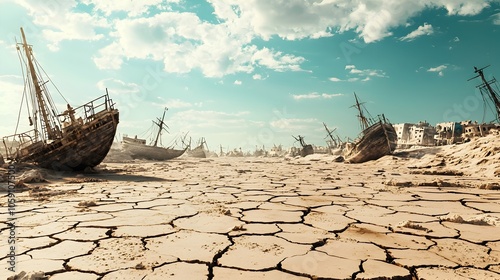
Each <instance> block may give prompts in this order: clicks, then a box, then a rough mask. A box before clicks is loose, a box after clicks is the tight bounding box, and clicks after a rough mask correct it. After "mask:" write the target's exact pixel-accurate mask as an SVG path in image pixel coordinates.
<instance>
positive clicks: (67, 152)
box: [3, 28, 119, 171]
mask: <svg viewBox="0 0 500 280" xmlns="http://www.w3.org/2000/svg"><path fill="white" fill-rule="evenodd" d="M21 35H22V43H19V44H18V46H17V50H18V51H19V53H20V58H21V61H22V62H23V64H24V65H25V66H26V71H23V73H25V74H26V77H25V91H24V92H23V99H24V98H26V100H30V101H31V106H30V105H29V104H28V106H27V107H28V114H29V118H28V119H29V123H30V126H33V129H32V130H30V131H28V132H24V133H17V131H16V134H14V135H11V136H6V137H4V138H3V143H4V146H5V150H6V152H7V155H8V158H9V159H11V160H15V161H17V162H33V163H35V164H37V165H39V166H40V167H43V168H50V169H55V170H68V171H69V170H74V171H78V170H83V169H85V168H88V167H91V168H92V167H95V166H96V165H98V164H99V163H101V162H102V160H103V159H104V158H105V157H106V155H107V153H108V152H109V150H110V148H111V145H112V143H113V139H114V137H115V133H116V127H117V126H118V121H119V113H118V110H117V109H115V108H114V103H113V102H112V100H111V99H110V98H109V96H108V93H107V90H106V94H105V95H103V96H101V97H99V98H97V99H94V100H92V101H90V102H88V103H86V104H84V105H82V106H80V107H77V108H73V107H71V105H69V104H67V110H66V111H64V112H63V113H61V114H59V113H57V108H56V106H55V103H54V101H53V100H52V97H51V95H50V93H49V90H48V87H47V86H46V84H47V83H49V82H51V80H50V78H49V77H47V76H43V73H44V72H43V73H42V72H40V71H38V69H40V65H39V64H38V62H37V60H36V59H35V58H34V55H33V50H32V47H31V46H30V45H28V43H27V41H26V37H25V34H24V31H23V29H22V28H21ZM56 89H57V87H56ZM25 95H29V96H25ZM61 95H62V94H61ZM27 103H28V102H27ZM29 108H31V110H30V109H29ZM30 111H31V113H30ZM20 115H21V112H20V114H19V116H20ZM18 122H19V120H18Z"/></svg>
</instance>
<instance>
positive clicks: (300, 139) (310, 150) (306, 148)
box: [292, 135, 314, 157]
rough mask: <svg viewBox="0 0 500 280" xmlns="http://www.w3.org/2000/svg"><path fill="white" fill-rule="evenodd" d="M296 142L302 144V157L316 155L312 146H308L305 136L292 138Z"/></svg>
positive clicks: (300, 152)
mask: <svg viewBox="0 0 500 280" xmlns="http://www.w3.org/2000/svg"><path fill="white" fill-rule="evenodd" d="M292 137H293V138H294V139H295V140H297V141H298V142H299V143H300V146H301V147H302V148H301V149H300V151H299V155H300V156H301V157H305V156H307V155H311V154H314V148H313V146H312V145H311V144H306V142H305V141H304V136H300V135H298V136H297V137H295V136H292Z"/></svg>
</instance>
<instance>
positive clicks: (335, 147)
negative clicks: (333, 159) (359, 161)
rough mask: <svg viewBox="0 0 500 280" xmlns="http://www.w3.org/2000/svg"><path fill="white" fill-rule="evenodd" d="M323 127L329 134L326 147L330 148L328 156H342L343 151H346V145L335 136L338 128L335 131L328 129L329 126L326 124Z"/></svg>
mask: <svg viewBox="0 0 500 280" xmlns="http://www.w3.org/2000/svg"><path fill="white" fill-rule="evenodd" d="M323 126H324V127H325V129H326V133H327V134H328V135H327V136H326V137H325V138H326V145H327V147H328V154H329V155H334V156H338V155H341V154H342V151H343V149H344V146H345V143H344V142H343V141H342V139H340V137H339V136H338V135H337V134H335V135H334V132H335V130H337V128H334V129H333V130H330V129H328V126H326V123H323Z"/></svg>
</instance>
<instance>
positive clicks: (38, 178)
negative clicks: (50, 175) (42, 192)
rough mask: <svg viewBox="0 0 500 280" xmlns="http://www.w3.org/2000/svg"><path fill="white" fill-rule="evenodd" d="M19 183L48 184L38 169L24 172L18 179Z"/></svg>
mask: <svg viewBox="0 0 500 280" xmlns="http://www.w3.org/2000/svg"><path fill="white" fill-rule="evenodd" d="M18 181H19V182H24V183H40V182H47V180H45V177H44V175H43V174H42V172H41V171H40V170H37V169H31V170H27V171H24V172H23V174H21V176H19V178H18Z"/></svg>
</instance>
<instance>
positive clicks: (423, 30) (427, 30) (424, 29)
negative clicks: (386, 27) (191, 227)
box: [400, 23, 434, 41]
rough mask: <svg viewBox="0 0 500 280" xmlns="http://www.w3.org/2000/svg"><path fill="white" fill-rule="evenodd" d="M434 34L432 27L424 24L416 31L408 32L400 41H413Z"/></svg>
mask: <svg viewBox="0 0 500 280" xmlns="http://www.w3.org/2000/svg"><path fill="white" fill-rule="evenodd" d="M433 33H434V29H433V27H432V25H430V24H428V23H424V25H422V26H419V27H418V28H417V29H416V30H414V31H412V32H410V33H409V34H408V35H406V36H404V37H401V38H400V40H401V41H413V40H415V39H416V38H417V37H420V36H424V35H431V34H433Z"/></svg>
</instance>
